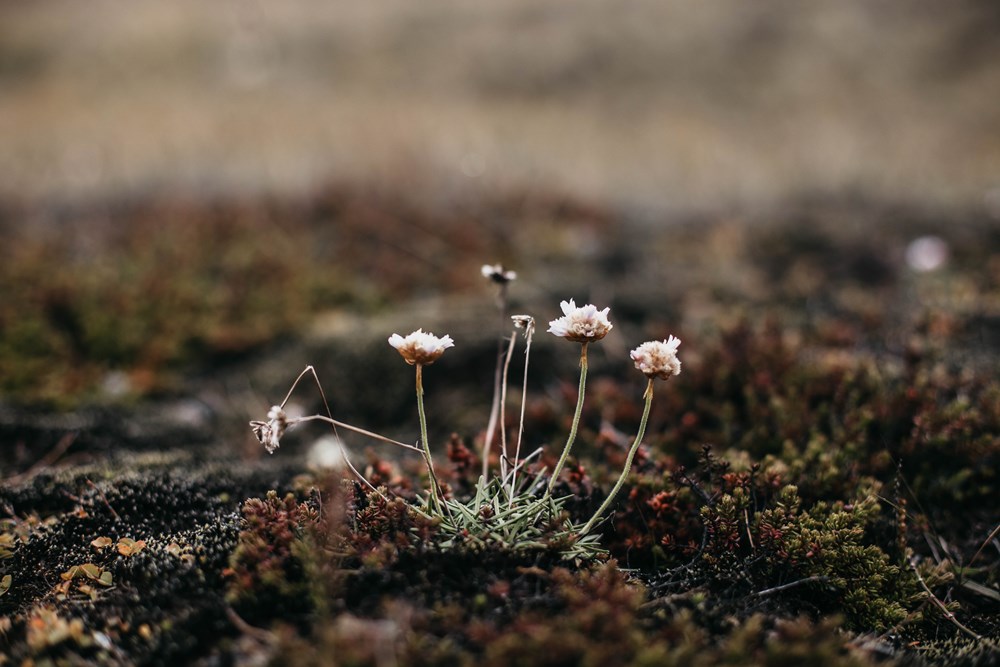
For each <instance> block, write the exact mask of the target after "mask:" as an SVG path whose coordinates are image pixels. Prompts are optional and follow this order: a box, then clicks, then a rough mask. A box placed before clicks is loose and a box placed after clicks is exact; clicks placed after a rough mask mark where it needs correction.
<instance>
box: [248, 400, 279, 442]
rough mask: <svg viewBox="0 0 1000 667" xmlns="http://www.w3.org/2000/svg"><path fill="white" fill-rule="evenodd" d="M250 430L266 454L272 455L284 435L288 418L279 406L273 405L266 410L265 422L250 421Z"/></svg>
mask: <svg viewBox="0 0 1000 667" xmlns="http://www.w3.org/2000/svg"><path fill="white" fill-rule="evenodd" d="M250 428H252V429H253V434H254V435H255V436H256V437H257V440H259V441H260V444H262V445H264V448H265V449H266V450H267V453H268V454H274V450H276V449H277V448H278V446H279V445H280V444H281V436H283V435H285V429H287V428H288V416H287V415H286V414H285V411H284V410H283V409H282V408H281V406H280V405H275V406H272V407H271V409H270V410H268V412H267V421H266V422H262V421H252V422H250Z"/></svg>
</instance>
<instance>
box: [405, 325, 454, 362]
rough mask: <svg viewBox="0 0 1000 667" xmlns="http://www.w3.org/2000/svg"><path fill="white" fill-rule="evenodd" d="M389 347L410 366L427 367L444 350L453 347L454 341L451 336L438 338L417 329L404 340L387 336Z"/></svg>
mask: <svg viewBox="0 0 1000 667" xmlns="http://www.w3.org/2000/svg"><path fill="white" fill-rule="evenodd" d="M389 345H392V346H393V347H394V348H396V349H397V350H398V351H399V354H400V355H402V357H403V359H405V360H406V363H408V364H410V365H411V366H412V365H414V364H421V365H423V366H427V365H428V364H433V363H434V362H435V361H437V360H438V357H440V356H441V355H442V354H444V351H445V350H446V349H448V348H449V347H454V346H455V341H453V340H452V339H451V336H441V337H440V338H438V337H437V336H435V335H434V334H432V333H424V331H423V329H417V330H416V331H414V332H413V333H411V334H410V335H409V336H407V337H406V338H403V337H402V336H400V335H399V334H395V333H394V334H392V335H391V336H389Z"/></svg>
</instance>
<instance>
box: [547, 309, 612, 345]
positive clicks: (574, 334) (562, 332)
mask: <svg viewBox="0 0 1000 667" xmlns="http://www.w3.org/2000/svg"><path fill="white" fill-rule="evenodd" d="M559 306H560V307H561V308H562V311H563V316H562V317H560V318H559V319H557V320H552V321H551V322H549V333H551V334H555V335H556V336H561V337H563V338H566V339H567V340H573V341H576V342H578V343H588V342H591V341H595V340H601V339H602V338H604V337H605V336H607V335H608V332H609V331H611V329H612V328H613V325H612V324H611V322H609V321H608V312H610V310H611V308H605V309H604V310H597V306H595V305H593V304H590V303H588V304H587V305H586V306H582V307H580V308H577V307H576V303H575V302H574V301H573V299H570V300H569V301H563V302H561V303H560V304H559Z"/></svg>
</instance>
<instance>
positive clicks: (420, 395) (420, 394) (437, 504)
mask: <svg viewBox="0 0 1000 667" xmlns="http://www.w3.org/2000/svg"><path fill="white" fill-rule="evenodd" d="M416 366H417V412H418V413H419V415H420V442H421V444H422V445H423V446H424V458H425V459H426V460H427V472H428V473H429V474H430V477H431V501H432V504H433V505H434V509H435V510H436V511H437V513H438V514H440V513H441V498H440V496H439V495H438V488H439V486H438V480H437V475H436V474H434V463H433V462H432V461H431V446H430V442H429V441H428V439H427V416H426V415H425V414H424V382H423V365H422V364H417V365H416Z"/></svg>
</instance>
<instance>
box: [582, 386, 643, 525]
mask: <svg viewBox="0 0 1000 667" xmlns="http://www.w3.org/2000/svg"><path fill="white" fill-rule="evenodd" d="M644 397H645V399H646V406H645V407H644V408H643V409H642V421H640V422H639V432H638V433H637V434H636V436H635V442H633V443H632V448H631V449H630V450H629V451H628V458H626V459H625V469H624V470H622V474H621V475H620V476H619V477H618V482H617V483H616V484H615V488H613V489H611V493H609V494H608V497H607V498H605V499H604V502H603V503H601V506H600V507H599V508H598V509H597V511H596V512H594V516H592V517H590V521H588V522H587V525H585V526H584V527H583V530H581V531H580V537H583V536H584V535H586V534H587V533H589V532H590V529H591V528H593V527H594V524H595V523H597V521H598V520H599V519H600V518H601V515H602V514H604V510H606V509H608V507H609V506H610V505H611V502H612V501H613V500H614V499H615V496H617V495H618V492H619V491H621V488H622V485H623V484H625V480H626V479H627V478H628V474H629V472H630V471H631V470H632V459H633V458H635V453H636V451H638V449H639V444H640V443H641V442H642V436H644V435H645V434H646V422H647V421H649V408H650V406H651V405H652V404H653V378H649V383H648V384H647V385H646V393H645V395H644Z"/></svg>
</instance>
